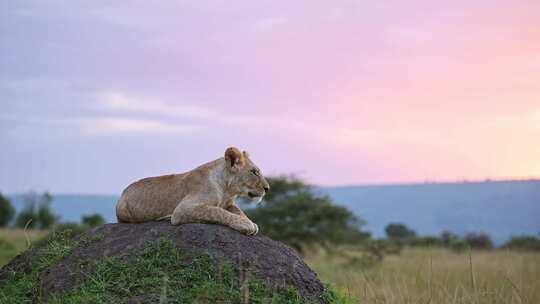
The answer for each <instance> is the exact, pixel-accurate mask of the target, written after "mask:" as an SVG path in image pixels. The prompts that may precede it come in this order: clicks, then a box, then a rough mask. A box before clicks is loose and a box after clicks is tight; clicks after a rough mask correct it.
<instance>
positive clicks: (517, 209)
mask: <svg viewBox="0 0 540 304" xmlns="http://www.w3.org/2000/svg"><path fill="white" fill-rule="evenodd" d="M320 191H321V192H323V193H326V194H328V195H330V196H331V197H332V198H333V199H334V200H335V202H336V203H338V204H340V205H344V206H347V207H348V208H350V209H351V210H352V211H353V212H354V213H355V214H357V215H360V216H361V217H362V218H364V219H365V220H367V222H368V224H367V229H368V230H369V231H371V232H372V233H373V234H374V235H375V236H377V237H379V236H383V235H384V227H385V226H386V225H387V224H388V223H389V222H401V223H404V224H406V225H407V226H409V227H411V228H413V229H414V230H416V231H417V232H418V233H419V234H437V235H438V234H440V233H441V231H443V230H449V231H452V232H454V233H458V234H461V235H462V234H464V233H467V232H486V233H488V234H489V235H490V236H491V237H492V238H493V240H494V241H495V242H496V243H497V244H501V243H502V242H504V241H506V240H507V239H508V238H509V237H510V236H512V235H519V234H534V235H538V234H539V233H540V180H532V181H500V182H478V183H445V184H413V185H383V186H347V187H332V188H321V189H320Z"/></svg>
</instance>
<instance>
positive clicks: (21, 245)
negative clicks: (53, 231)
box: [0, 228, 49, 267]
mask: <svg viewBox="0 0 540 304" xmlns="http://www.w3.org/2000/svg"><path fill="white" fill-rule="evenodd" d="M48 233H49V232H48V231H47V230H37V229H36V230H27V231H26V232H25V231H24V230H23V229H5V228H3V229H0V267H1V266H3V265H5V264H6V263H7V262H9V260H10V259H11V258H13V257H14V256H16V255H17V254H19V253H21V252H23V251H24V250H26V249H27V248H28V244H32V243H33V242H35V241H37V240H40V239H42V238H43V237H45V236H46V235H47V234H48Z"/></svg>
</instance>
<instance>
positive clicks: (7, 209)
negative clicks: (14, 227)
mask: <svg viewBox="0 0 540 304" xmlns="http://www.w3.org/2000/svg"><path fill="white" fill-rule="evenodd" d="M14 215H15V209H14V208H13V206H12V205H11V202H10V201H9V199H8V198H7V197H5V196H3V195H2V193H0V227H5V226H7V225H8V224H9V222H11V220H12V219H13V216H14Z"/></svg>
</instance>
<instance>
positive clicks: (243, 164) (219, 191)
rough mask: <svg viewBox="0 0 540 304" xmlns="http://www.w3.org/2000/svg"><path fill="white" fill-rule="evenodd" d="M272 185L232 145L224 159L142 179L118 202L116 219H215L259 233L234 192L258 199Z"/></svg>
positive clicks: (181, 220)
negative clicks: (239, 204)
mask: <svg viewBox="0 0 540 304" xmlns="http://www.w3.org/2000/svg"><path fill="white" fill-rule="evenodd" d="M269 189H270V186H269V185H268V182H267V181H266V180H265V179H264V177H263V176H262V174H261V171H260V170H259V168H257V166H256V165H255V164H254V163H253V162H252V161H251V160H250V158H249V155H248V154H247V152H246V151H244V152H240V150H238V149H237V148H234V147H231V148H228V149H227V150H225V157H222V158H218V159H216V160H214V161H211V162H209V163H206V164H204V165H202V166H200V167H198V168H195V169H194V170H191V171H189V172H186V173H182V174H171V175H164V176H157V177H149V178H145V179H141V180H139V181H137V182H134V183H132V184H131V185H129V186H128V187H127V188H126V189H125V190H124V191H123V192H122V196H120V199H119V200H118V203H117V204H116V217H117V219H118V222H120V223H141V222H148V221H155V220H162V219H170V221H171V224H173V225H179V224H185V223H215V224H221V225H226V226H229V227H231V228H232V229H234V230H237V231H239V232H241V233H245V234H247V235H255V234H257V232H258V231H259V227H258V226H257V224H255V223H253V222H252V221H251V220H250V219H249V218H248V217H247V216H246V215H245V214H244V212H242V210H241V209H240V208H238V206H237V205H236V204H235V198H236V197H237V196H241V197H246V198H249V199H251V200H252V201H256V202H260V201H261V200H262V198H263V196H264V195H265V194H266V192H267V191H268V190H269Z"/></svg>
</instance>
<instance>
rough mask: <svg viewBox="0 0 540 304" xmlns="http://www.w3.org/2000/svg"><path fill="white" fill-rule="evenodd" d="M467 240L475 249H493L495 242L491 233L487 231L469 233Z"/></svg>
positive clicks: (466, 236)
mask: <svg viewBox="0 0 540 304" xmlns="http://www.w3.org/2000/svg"><path fill="white" fill-rule="evenodd" d="M465 242H466V243H467V244H468V245H469V247H471V248H474V249H493V242H492V241H491V238H490V237H489V235H487V234H485V233H474V232H472V233H467V234H466V235H465Z"/></svg>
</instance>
